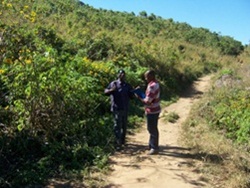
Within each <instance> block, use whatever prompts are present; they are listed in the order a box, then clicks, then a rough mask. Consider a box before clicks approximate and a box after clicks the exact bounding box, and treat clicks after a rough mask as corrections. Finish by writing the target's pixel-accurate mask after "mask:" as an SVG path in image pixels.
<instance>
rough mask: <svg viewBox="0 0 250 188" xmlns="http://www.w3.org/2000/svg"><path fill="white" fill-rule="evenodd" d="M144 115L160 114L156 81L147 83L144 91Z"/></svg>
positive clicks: (158, 90)
mask: <svg viewBox="0 0 250 188" xmlns="http://www.w3.org/2000/svg"><path fill="white" fill-rule="evenodd" d="M143 101H144V103H145V104H146V105H145V113H146V114H157V113H160V112H161V106H160V84H159V83H158V81H157V80H152V81H151V82H149V83H148V86H147V89H146V98H145V99H143Z"/></svg>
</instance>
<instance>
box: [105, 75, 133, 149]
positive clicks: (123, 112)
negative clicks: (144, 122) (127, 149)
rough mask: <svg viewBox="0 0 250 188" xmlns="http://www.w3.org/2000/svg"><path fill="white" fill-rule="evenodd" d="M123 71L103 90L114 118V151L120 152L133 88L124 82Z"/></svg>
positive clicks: (123, 142) (124, 136)
mask: <svg viewBox="0 0 250 188" xmlns="http://www.w3.org/2000/svg"><path fill="white" fill-rule="evenodd" d="M125 77H126V74H125V71H124V70H119V71H118V79H117V80H114V81H112V82H111V83H110V84H109V85H108V87H107V88H106V89H105V90H104V93H105V94H106V95H110V99H111V112H112V113H113V116H114V134H115V137H116V149H117V150H120V149H121V147H122V145H124V144H125V138H126V132H127V122H128V108H129V100H130V99H131V98H132V97H133V96H134V93H133V92H132V90H133V88H132V86H131V85H130V84H128V83H127V82H126V81H125Z"/></svg>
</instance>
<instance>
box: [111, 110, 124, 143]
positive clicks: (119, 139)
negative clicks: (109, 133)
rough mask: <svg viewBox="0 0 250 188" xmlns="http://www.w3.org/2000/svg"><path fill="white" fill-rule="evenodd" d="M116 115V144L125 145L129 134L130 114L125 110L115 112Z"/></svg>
mask: <svg viewBox="0 0 250 188" xmlns="http://www.w3.org/2000/svg"><path fill="white" fill-rule="evenodd" d="M113 115H114V133H115V137H116V144H118V145H122V144H125V138H126V133H127V123H128V112H127V111H125V110H119V111H115V112H113Z"/></svg>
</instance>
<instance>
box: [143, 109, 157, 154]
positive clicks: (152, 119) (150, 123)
mask: <svg viewBox="0 0 250 188" xmlns="http://www.w3.org/2000/svg"><path fill="white" fill-rule="evenodd" d="M146 117H147V129H148V132H149V148H150V149H156V150H158V149H159V131H158V117H159V113H158V114H147V115H146Z"/></svg>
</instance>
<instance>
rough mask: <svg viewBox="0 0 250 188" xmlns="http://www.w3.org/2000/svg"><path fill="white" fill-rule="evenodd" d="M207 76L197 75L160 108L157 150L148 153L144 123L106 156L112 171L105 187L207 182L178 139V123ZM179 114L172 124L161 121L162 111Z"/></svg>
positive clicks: (175, 187)
mask: <svg viewBox="0 0 250 188" xmlns="http://www.w3.org/2000/svg"><path fill="white" fill-rule="evenodd" d="M210 78H211V77H210V76H205V77H202V78H200V79H199V80H198V81H196V82H195V83H194V85H193V86H192V87H191V88H190V89H188V90H187V91H186V93H184V94H183V96H182V97H181V98H180V99H179V100H178V101H177V102H176V103H173V104H171V105H170V106H168V107H166V108H163V109H162V115H161V116H160V119H159V124H158V127H159V132H160V140H159V143H160V152H159V154H158V155H148V154H147V153H148V150H147V146H148V139H149V134H148V132H147V129H146V125H142V126H143V127H142V128H141V130H140V131H139V132H138V133H135V134H131V135H129V136H128V143H127V145H126V146H125V148H124V150H123V151H121V152H116V153H115V154H114V155H112V156H111V157H110V164H111V167H112V172H111V173H110V174H109V175H108V177H107V180H106V181H107V184H108V185H107V186H105V187H106V188H151V187H152V188H202V187H210V185H209V184H208V183H207V182H206V181H205V180H204V178H202V177H203V176H202V174H199V172H195V171H194V168H192V161H194V160H195V156H193V155H192V154H191V153H190V148H185V147H183V146H182V145H181V144H180V142H179V137H180V130H181V126H182V123H183V122H184V121H185V120H186V118H187V117H188V115H189V112H190V110H191V107H192V105H193V104H194V103H195V102H196V101H197V100H199V98H200V97H201V96H202V94H203V93H204V92H206V91H207V89H208V88H209V84H210ZM171 112H174V113H176V114H178V115H179V119H178V120H177V122H175V123H169V122H166V121H164V114H167V113H171Z"/></svg>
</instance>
